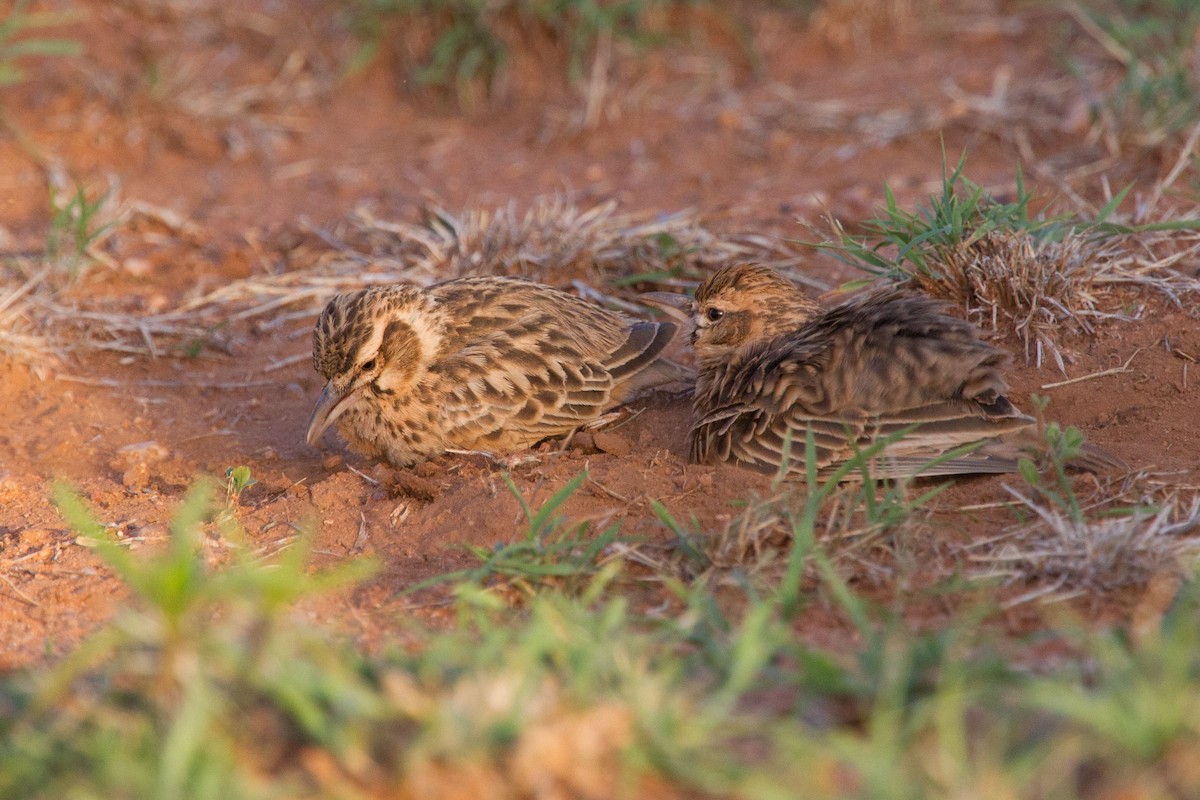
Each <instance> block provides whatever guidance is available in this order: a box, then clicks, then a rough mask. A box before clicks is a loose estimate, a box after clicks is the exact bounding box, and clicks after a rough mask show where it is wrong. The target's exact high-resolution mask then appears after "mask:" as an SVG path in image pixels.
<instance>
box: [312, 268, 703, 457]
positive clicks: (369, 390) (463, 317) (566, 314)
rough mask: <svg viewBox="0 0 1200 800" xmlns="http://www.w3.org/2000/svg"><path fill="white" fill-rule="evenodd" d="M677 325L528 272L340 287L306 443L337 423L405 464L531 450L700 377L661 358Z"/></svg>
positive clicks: (379, 453) (319, 353)
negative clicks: (613, 307)
mask: <svg viewBox="0 0 1200 800" xmlns="http://www.w3.org/2000/svg"><path fill="white" fill-rule="evenodd" d="M676 330H677V328H676V325H675V324H673V323H670V322H646V321H641V320H636V319H633V318H631V317H626V316H625V315H623V314H619V313H616V312H613V311H609V310H607V309H604V308H601V307H599V306H596V305H593V304H592V303H589V302H587V301H585V300H582V299H580V298H578V297H576V296H574V295H572V294H568V293H567V292H564V291H560V290H558V289H555V288H553V287H550V286H545V285H543V284H539V283H534V282H532V281H528V280H525V279H522V278H510V277H480V278H462V279H459V280H453V281H447V282H445V283H440V284H436V285H434V286H430V287H428V288H424V289H423V288H419V287H415V286H409V285H393V286H380V287H371V288H367V289H363V290H361V291H357V292H353V293H350V294H342V295H338V296H336V297H334V298H333V299H332V300H330V301H329V303H328V305H326V306H325V310H324V311H322V312H321V316H320V318H319V319H318V320H317V324H316V326H315V327H314V328H313V366H314V367H315V368H316V370H317V372H319V373H321V374H322V375H323V376H325V378H326V380H327V383H326V384H325V388H324V390H322V392H321V396H320V398H319V399H318V400H317V404H316V407H315V408H314V409H313V413H312V418H311V420H310V421H309V424H308V442H309V444H312V445H315V444H317V442H318V441H319V440H320V438H321V434H322V433H324V432H325V430H326V429H327V428H328V427H329V426H330V425H334V424H336V426H337V430H338V432H339V433H341V435H342V436H343V437H344V438H345V439H346V441H347V443H348V444H349V445H350V448H351V449H352V450H354V451H355V452H358V453H361V454H363V455H366V456H369V457H374V458H380V459H384V460H386V461H388V462H390V463H392V464H394V465H396V466H408V465H411V464H414V463H417V462H419V461H424V460H426V459H429V458H432V457H434V456H436V455H438V454H439V453H442V452H444V451H446V450H448V449H454V450H483V451H489V452H493V453H500V452H509V451H513V450H520V449H523V448H526V447H530V446H532V445H534V444H536V443H537V442H539V441H541V440H543V439H548V438H553V437H557V436H563V435H566V434H568V433H570V432H572V431H574V430H575V429H577V428H578V427H580V426H581V425H583V424H585V423H588V422H591V421H593V420H595V419H596V418H598V417H599V416H601V415H602V414H604V413H606V412H607V411H610V410H611V409H613V408H615V407H617V406H619V405H621V404H622V403H625V402H626V401H628V400H631V399H633V397H634V396H636V395H637V394H639V393H640V392H642V391H643V390H646V389H649V388H652V387H655V386H660V385H662V384H666V383H672V382H674V381H679V380H684V379H687V378H689V377H690V376H691V371H690V370H688V369H686V368H685V367H682V366H680V365H678V364H676V363H674V362H672V361H670V360H668V359H666V358H664V357H663V353H664V350H665V349H666V348H667V346H668V345H669V344H670V343H671V341H672V340H673V339H674V337H675V334H676Z"/></svg>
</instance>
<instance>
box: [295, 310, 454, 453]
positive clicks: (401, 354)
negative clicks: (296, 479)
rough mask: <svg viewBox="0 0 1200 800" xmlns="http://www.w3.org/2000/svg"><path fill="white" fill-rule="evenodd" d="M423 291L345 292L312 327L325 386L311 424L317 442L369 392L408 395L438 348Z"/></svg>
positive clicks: (315, 357) (315, 360) (316, 360)
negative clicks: (327, 429)
mask: <svg viewBox="0 0 1200 800" xmlns="http://www.w3.org/2000/svg"><path fill="white" fill-rule="evenodd" d="M423 305H424V304H423V297H422V295H421V293H420V290H418V289H416V288H414V287H411V286H386V287H371V288H368V289H363V290H361V291H358V292H353V293H351V294H340V295H338V296H337V297H334V298H333V299H332V300H330V301H329V303H328V304H327V305H326V306H325V310H324V311H322V312H321V316H320V318H319V319H318V320H317V324H316V326H315V327H314V328H313V367H314V368H315V369H316V370H317V372H319V373H321V374H322V375H323V376H325V379H326V381H327V382H326V384H325V388H324V389H323V390H322V391H321V396H320V398H319V399H318V400H317V405H316V407H315V408H314V409H313V413H312V418H311V419H310V420H309V423H308V437H307V438H308V443H309V444H312V445H315V444H316V443H317V442H318V441H319V440H320V437H321V434H322V433H324V432H325V429H326V428H328V427H329V426H330V425H332V424H333V422H334V421H335V420H336V419H337V418H338V417H340V416H341V415H342V414H343V413H345V412H346V411H347V410H349V409H350V408H351V407H352V406H353V405H354V404H355V403H357V402H359V401H360V400H361V399H362V398H363V397H364V396H367V395H374V396H389V395H403V394H404V393H405V392H406V391H407V389H408V388H409V387H410V386H411V385H412V383H413V381H414V379H415V378H416V376H417V374H418V372H420V370H421V368H422V367H423V365H424V364H425V363H426V362H427V360H428V359H430V358H431V357H432V352H433V350H434V349H435V347H436V334H435V333H434V332H433V330H432V329H431V326H430V323H429V319H428V315H427V313H426V311H425V309H424V308H423Z"/></svg>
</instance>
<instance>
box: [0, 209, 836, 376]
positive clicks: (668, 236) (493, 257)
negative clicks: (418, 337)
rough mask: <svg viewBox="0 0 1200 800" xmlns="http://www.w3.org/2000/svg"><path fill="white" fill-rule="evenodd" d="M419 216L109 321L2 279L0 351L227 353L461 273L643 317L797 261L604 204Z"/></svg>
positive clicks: (315, 233) (768, 248) (358, 225)
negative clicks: (372, 293)
mask: <svg viewBox="0 0 1200 800" xmlns="http://www.w3.org/2000/svg"><path fill="white" fill-rule="evenodd" d="M424 218H425V221H424V222H423V223H420V224H416V223H409V222H403V221H390V220H384V219H380V218H379V217H377V216H375V215H374V214H373V213H371V211H370V210H368V209H366V208H359V209H358V210H356V211H355V212H354V213H353V214H352V215H350V217H349V218H347V219H346V220H345V221H344V222H342V223H341V224H339V225H337V226H336V227H335V228H334V229H332V230H324V229H318V228H315V227H311V226H310V227H306V228H304V229H302V230H299V231H292V232H290V233H289V234H288V236H287V237H283V238H286V239H287V241H286V242H282V241H281V242H279V243H277V244H276V246H275V247H276V249H278V250H279V251H281V252H283V256H284V258H285V260H286V261H287V263H288V264H289V265H290V266H291V267H292V269H290V270H289V271H287V272H283V273H280V274H259V275H253V276H251V277H249V278H246V279H243V280H238V281H234V282H232V283H228V284H225V285H223V286H220V287H219V288H217V289H215V290H213V291H210V292H207V293H205V294H202V295H199V296H196V297H192V298H190V299H187V300H185V301H184V302H182V303H180V304H179V305H177V306H176V307H175V308H172V309H169V310H166V311H162V312H159V313H149V314H132V313H125V312H119V311H112V310H108V309H109V308H110V307H106V306H105V305H104V301H102V300H99V299H95V298H88V297H82V298H79V299H77V300H73V301H68V300H66V299H64V296H63V295H62V294H61V293H60V292H59V291H58V287H56V286H55V285H54V283H53V281H52V279H51V278H52V276H51V275H50V274H49V272H48V271H46V270H42V271H40V272H37V273H35V274H34V275H33V277H28V276H27V275H25V274H18V273H16V272H12V273H11V274H2V275H0V350H3V351H4V352H8V353H10V354H12V355H14V356H17V357H21V358H27V357H28V358H32V357H35V356H36V357H38V358H42V357H44V356H45V354H47V353H52V352H53V353H58V354H60V355H61V354H63V353H65V352H69V351H95V350H113V351H118V352H128V353H136V354H145V355H151V356H157V355H162V354H164V353H167V352H172V351H179V350H181V349H182V350H185V351H187V352H190V353H192V354H193V355H194V354H196V353H198V352H199V351H200V350H202V349H204V348H206V347H215V348H217V349H219V350H230V349H231V348H233V347H234V346H235V345H236V335H237V326H238V325H242V324H246V323H254V324H255V325H256V326H257V327H258V329H259V330H260V331H273V330H276V329H277V328H279V327H280V326H284V325H291V324H295V323H298V322H300V321H303V325H305V326H307V325H309V324H311V318H312V316H313V315H315V314H316V312H317V311H318V310H319V309H320V308H321V306H322V305H323V304H324V303H325V302H326V301H327V300H328V299H329V297H331V296H332V295H334V294H336V293H338V292H344V291H351V290H354V289H357V288H361V287H363V286H366V285H373V284H386V283H396V282H409V283H414V284H417V285H421V286H425V285H429V284H431V283H435V282H438V281H442V280H448V279H451V278H457V277H462V276H465V275H497V274H499V275H523V276H526V277H530V278H534V279H538V280H542V281H545V282H548V283H551V284H554V285H557V286H563V287H574V288H575V289H576V290H577V291H580V292H581V293H583V294H585V295H588V296H591V297H593V298H594V299H597V300H600V301H602V302H605V303H607V304H609V305H612V306H615V307H618V308H623V309H625V310H627V311H631V312H635V313H641V312H642V308H641V306H638V305H636V304H634V303H633V302H632V297H633V296H634V294H635V292H634V291H633V289H632V288H630V289H626V288H625V286H626V285H627V284H632V283H637V282H642V281H650V282H654V283H656V284H659V285H666V286H672V287H679V286H681V285H684V284H685V283H686V280H685V278H684V277H683V276H687V275H693V276H698V275H699V274H702V273H703V272H705V271H708V270H711V269H716V268H717V267H720V266H722V265H724V264H728V263H731V262H734V261H743V260H753V261H759V262H761V263H766V264H771V265H773V266H775V267H777V268H779V269H781V270H784V271H788V270H789V269H790V268H792V267H794V266H795V265H796V264H798V263H800V261H801V259H800V258H799V256H798V255H797V254H796V253H795V252H794V251H793V250H791V249H790V245H788V244H787V243H781V242H777V241H775V240H773V239H771V238H769V237H766V236H759V235H752V234H748V235H725V234H721V233H717V232H714V231H712V230H710V229H709V228H708V227H706V226H705V225H704V224H702V222H701V221H700V218H699V216H698V215H697V214H695V213H694V212H690V211H683V212H678V213H675V214H671V215H667V216H652V215H649V214H642V215H626V214H618V213H616V204H615V203H612V202H608V203H604V204H601V205H598V206H594V207H592V208H588V209H580V208H577V207H575V206H572V205H570V204H569V203H567V202H565V201H563V200H561V199H542V200H539V201H537V202H535V203H534V204H533V206H532V207H531V208H530V209H529V210H528V211H527V212H525V213H524V214H518V213H517V211H516V210H515V208H514V207H513V206H511V205H510V206H507V207H504V208H500V209H496V210H477V209H471V210H467V211H464V212H461V213H451V212H448V211H446V210H445V209H443V208H441V207H439V206H430V207H429V208H427V209H426V210H425V213H424ZM174 235H177V236H180V237H182V236H183V235H184V233H183V232H178V233H176V234H174ZM105 266H109V267H110V268H111V267H115V266H117V265H116V264H115V263H114V264H106V265H105ZM793 274H794V272H793ZM810 283H811V281H810ZM596 287H607V289H606V290H601V289H598V288H596ZM817 288H828V287H825V286H823V285H821V284H817ZM621 294H626V295H627V296H626V297H625V298H622V297H621V296H620V295H621Z"/></svg>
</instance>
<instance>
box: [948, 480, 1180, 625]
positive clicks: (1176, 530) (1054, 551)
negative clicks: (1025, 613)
mask: <svg viewBox="0 0 1200 800" xmlns="http://www.w3.org/2000/svg"><path fill="white" fill-rule="evenodd" d="M1008 491H1009V492H1010V494H1012V495H1013V497H1014V498H1016V500H1017V501H1018V503H1019V504H1020V505H1019V508H1023V509H1027V510H1028V511H1030V512H1032V513H1033V515H1034V518H1033V519H1032V520H1031V521H1030V522H1028V523H1025V524H1022V525H1019V526H1016V527H1014V528H1012V529H1010V530H1009V531H1007V532H1006V533H1005V534H1003V535H1002V536H1001V537H999V538H998V539H989V540H987V541H985V542H981V543H979V544H978V545H975V546H973V547H972V548H971V549H973V550H975V551H979V550H982V549H983V548H987V550H988V552H986V553H983V552H975V553H973V554H971V555H969V558H970V560H971V561H973V562H976V563H980V564H986V565H988V567H987V569H986V570H985V571H984V572H982V573H980V574H979V576H980V577H989V578H993V577H1003V578H1004V579H1005V581H1006V582H1008V583H1020V584H1033V585H1034V586H1035V588H1034V589H1033V590H1032V591H1030V592H1027V593H1025V594H1023V595H1021V596H1020V597H1018V598H1017V599H1016V600H1013V601H1010V603H1009V605H1015V604H1017V603H1020V602H1025V601H1028V600H1031V599H1034V598H1036V597H1044V596H1052V597H1055V598H1057V599H1061V598H1063V597H1069V596H1075V595H1079V594H1082V593H1085V592H1095V593H1102V592H1106V591H1111V590H1115V589H1120V588H1123V587H1130V586H1144V585H1145V584H1146V583H1147V582H1148V581H1149V580H1150V579H1151V578H1153V577H1154V576H1156V575H1159V574H1164V573H1169V574H1172V575H1179V576H1183V575H1185V574H1188V573H1189V572H1190V571H1191V569H1192V568H1193V567H1194V562H1195V560H1196V558H1197V556H1200V497H1195V496H1193V497H1192V498H1191V499H1190V500H1184V499H1181V498H1180V497H1179V495H1178V494H1176V493H1175V492H1174V491H1171V492H1170V493H1168V494H1166V495H1165V496H1164V497H1163V498H1162V499H1160V500H1158V501H1157V502H1156V503H1154V504H1153V505H1137V506H1133V507H1127V508H1113V504H1114V503H1115V502H1118V501H1119V498H1120V496H1121V493H1120V490H1119V489H1115V488H1114V487H1106V488H1105V489H1104V490H1103V491H1104V492H1108V493H1109V494H1107V496H1105V497H1104V498H1103V499H1102V500H1100V501H1098V502H1099V503H1100V504H1101V505H1103V506H1105V507H1106V508H1108V509H1110V511H1109V512H1108V513H1109V516H1099V515H1096V514H1095V512H1093V515H1094V516H1096V518H1095V519H1087V518H1083V519H1079V518H1075V517H1073V516H1072V515H1071V514H1069V513H1066V512H1065V511H1064V510H1063V509H1060V508H1055V507H1048V506H1046V505H1044V504H1040V503H1038V502H1036V501H1035V500H1033V499H1032V498H1031V497H1029V496H1027V495H1025V494H1022V493H1020V492H1018V491H1016V490H1014V489H1011V488H1009V490H1008Z"/></svg>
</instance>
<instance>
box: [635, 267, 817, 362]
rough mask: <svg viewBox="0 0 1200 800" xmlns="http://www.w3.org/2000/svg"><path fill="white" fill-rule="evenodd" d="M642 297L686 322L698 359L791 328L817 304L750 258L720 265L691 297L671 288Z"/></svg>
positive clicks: (720, 355) (719, 356)
mask: <svg viewBox="0 0 1200 800" xmlns="http://www.w3.org/2000/svg"><path fill="white" fill-rule="evenodd" d="M641 299H642V300H645V301H646V302H648V303H650V304H652V305H654V306H657V307H659V308H661V309H663V310H664V311H666V312H667V313H668V314H670V315H671V316H673V317H676V318H677V319H680V320H682V321H684V322H686V323H688V324H690V326H691V331H692V335H691V338H692V346H693V348H694V349H695V351H696V357H697V358H698V359H699V361H700V363H701V364H702V365H703V364H708V363H714V362H718V361H722V360H724V359H726V358H727V357H728V356H729V355H730V354H731V353H733V352H735V351H737V350H739V349H741V348H743V347H745V346H747V345H750V344H754V343H756V342H762V341H769V340H771V339H774V338H775V337H776V336H780V335H782V334H785V333H790V332H791V331H794V330H796V329H797V328H798V327H800V326H801V325H803V324H804V323H805V322H807V321H808V320H809V319H811V318H812V316H813V315H814V314H815V313H816V312H817V311H818V310H819V309H820V307H819V306H818V305H817V304H816V303H814V302H813V301H812V300H810V299H808V297H807V296H806V295H805V294H804V293H803V292H801V291H800V290H799V289H798V288H796V286H795V285H794V284H792V283H791V282H790V281H788V280H787V279H786V278H784V277H783V276H781V275H779V274H778V273H776V272H774V271H773V270H771V269H768V268H767V267H761V266H757V265H754V264H736V265H732V266H728V267H722V268H721V269H719V270H717V271H716V272H714V273H713V274H712V275H710V276H709V277H708V278H707V279H706V280H705V281H704V282H703V283H701V284H700V287H699V288H698V289H696V296H695V298H694V299H693V298H689V297H686V296H685V295H680V294H672V293H669V292H650V293H647V294H643V295H641Z"/></svg>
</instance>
